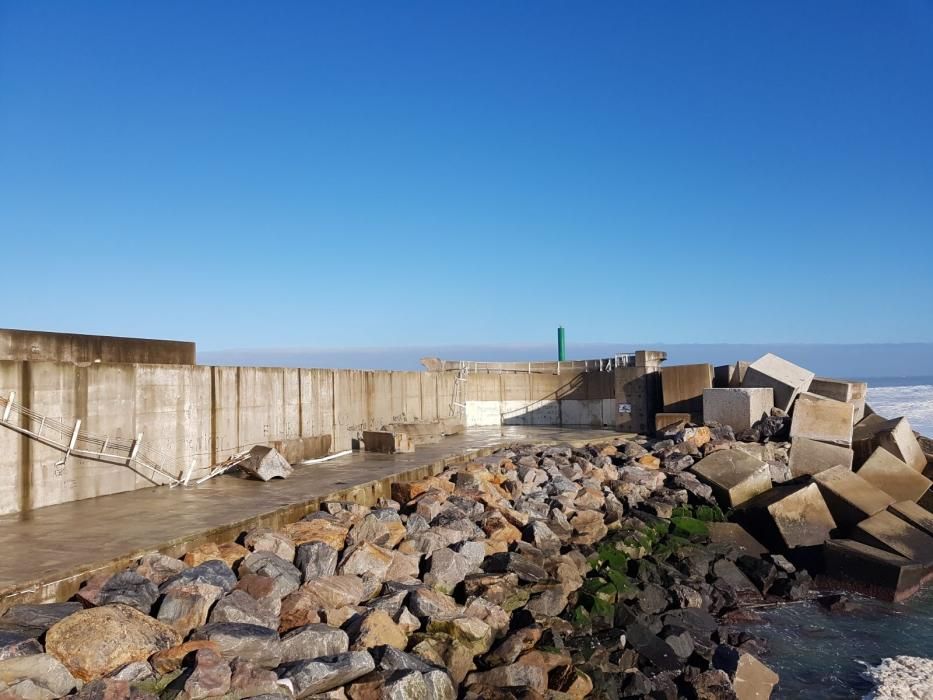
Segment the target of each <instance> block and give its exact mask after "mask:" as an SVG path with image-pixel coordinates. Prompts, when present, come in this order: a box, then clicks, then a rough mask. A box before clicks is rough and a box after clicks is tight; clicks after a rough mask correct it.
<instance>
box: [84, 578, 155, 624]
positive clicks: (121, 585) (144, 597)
mask: <svg viewBox="0 0 933 700" xmlns="http://www.w3.org/2000/svg"><path fill="white" fill-rule="evenodd" d="M158 597H159V589H158V588H157V587H156V585H155V584H154V583H153V582H152V581H150V580H149V579H147V578H146V577H145V576H142V575H140V574H138V573H136V572H135V571H121V572H120V573H118V574H114V575H113V576H111V577H110V579H109V580H108V581H107V583H105V584H104V585H103V586H102V587H101V589H100V597H99V598H98V600H99V603H100V605H111V604H114V603H122V604H124V605H129V606H130V607H132V608H136V609H137V610H139V611H140V612H142V613H145V614H147V615H148V614H149V613H150V611H151V610H152V606H153V605H154V604H155V602H156V599H157V598H158Z"/></svg>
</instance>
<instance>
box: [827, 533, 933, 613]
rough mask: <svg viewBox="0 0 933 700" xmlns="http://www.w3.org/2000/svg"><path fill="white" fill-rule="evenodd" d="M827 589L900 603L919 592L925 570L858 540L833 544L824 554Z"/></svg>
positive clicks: (904, 558)
mask: <svg viewBox="0 0 933 700" xmlns="http://www.w3.org/2000/svg"><path fill="white" fill-rule="evenodd" d="M823 566H824V569H825V573H822V574H820V575H819V576H818V578H817V583H818V584H819V585H820V586H821V587H824V588H829V589H832V588H844V589H846V590H853V591H856V592H858V593H863V594H865V595H870V596H874V597H875V598H881V599H883V600H890V601H899V600H904V599H906V598H909V597H910V596H911V595H913V594H914V593H916V592H917V590H919V588H920V585H921V584H922V583H923V581H924V579H925V577H926V567H924V566H923V565H920V564H915V563H914V562H912V561H911V560H910V559H907V558H906V557H902V556H900V555H899V554H894V553H893V552H890V551H888V550H886V549H879V548H877V547H872V546H871V545H867V544H865V543H863V542H857V541H855V540H845V539H840V540H830V541H829V542H827V543H826V546H825V548H824V550H823Z"/></svg>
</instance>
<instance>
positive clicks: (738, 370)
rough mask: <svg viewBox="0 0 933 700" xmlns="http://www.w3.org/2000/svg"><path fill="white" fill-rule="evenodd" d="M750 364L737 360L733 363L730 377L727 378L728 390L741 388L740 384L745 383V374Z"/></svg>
mask: <svg viewBox="0 0 933 700" xmlns="http://www.w3.org/2000/svg"><path fill="white" fill-rule="evenodd" d="M750 364H751V362H746V361H745V360H739V361H738V362H736V363H735V369H734V370H733V371H732V376H731V377H729V387H730V388H732V389H739V388H741V386H742V382H743V381H745V373H746V372H748V366H749V365H750Z"/></svg>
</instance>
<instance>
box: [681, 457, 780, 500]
mask: <svg viewBox="0 0 933 700" xmlns="http://www.w3.org/2000/svg"><path fill="white" fill-rule="evenodd" d="M692 470H693V472H694V473H696V475H697V476H698V477H700V478H701V479H702V480H703V481H705V482H706V483H708V484H709V485H710V486H711V487H712V488H713V493H714V494H715V495H716V498H717V499H718V500H719V501H720V502H721V503H722V504H723V505H725V506H728V507H734V506H737V505H739V504H740V503H744V502H745V501H747V500H748V499H750V498H752V497H754V496H757V495H758V494H759V493H762V492H764V491H767V490H768V489H770V488H771V470H770V468H769V467H768V465H767V464H765V463H764V462H762V461H761V460H760V459H756V458H755V457H752V456H751V455H749V454H746V453H745V452H742V451H740V450H719V451H717V452H713V453H712V454H710V455H708V456H707V457H704V458H703V459H701V460H700V461H699V462H697V463H696V464H695V465H693V467H692Z"/></svg>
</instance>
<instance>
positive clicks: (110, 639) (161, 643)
mask: <svg viewBox="0 0 933 700" xmlns="http://www.w3.org/2000/svg"><path fill="white" fill-rule="evenodd" d="M179 642H181V637H180V636H179V634H178V633H177V632H176V631H175V630H174V629H172V628H171V627H169V626H168V625H166V624H164V623H162V622H159V621H158V620H154V619H153V618H151V617H148V616H147V615H143V614H142V613H141V612H139V611H138V610H136V609H135V608H131V607H129V606H128V605H122V604H119V603H118V604H114V605H107V606H104V607H100V608H90V609H88V610H81V611H79V612H76V613H74V614H73V615H70V616H69V617H66V618H65V619H63V620H61V621H60V622H58V623H56V624H55V625H53V626H52V627H51V628H50V629H49V631H48V633H47V634H46V639H45V646H46V651H48V652H49V653H50V654H52V655H53V656H55V657H56V658H57V659H58V660H59V661H61V662H62V663H63V664H65V666H66V667H67V668H68V670H69V671H70V672H71V674H72V675H73V676H75V677H76V678H79V679H81V680H83V681H91V680H94V679H95V678H100V677H101V676H104V675H106V674H108V673H110V672H111V671H114V670H116V669H118V668H120V667H121V666H124V665H126V664H128V663H131V662H133V661H145V660H146V659H148V658H149V657H150V656H152V655H153V654H154V653H156V652H157V651H161V650H162V649H168V648H169V647H172V646H175V645H176V644H178V643H179Z"/></svg>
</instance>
